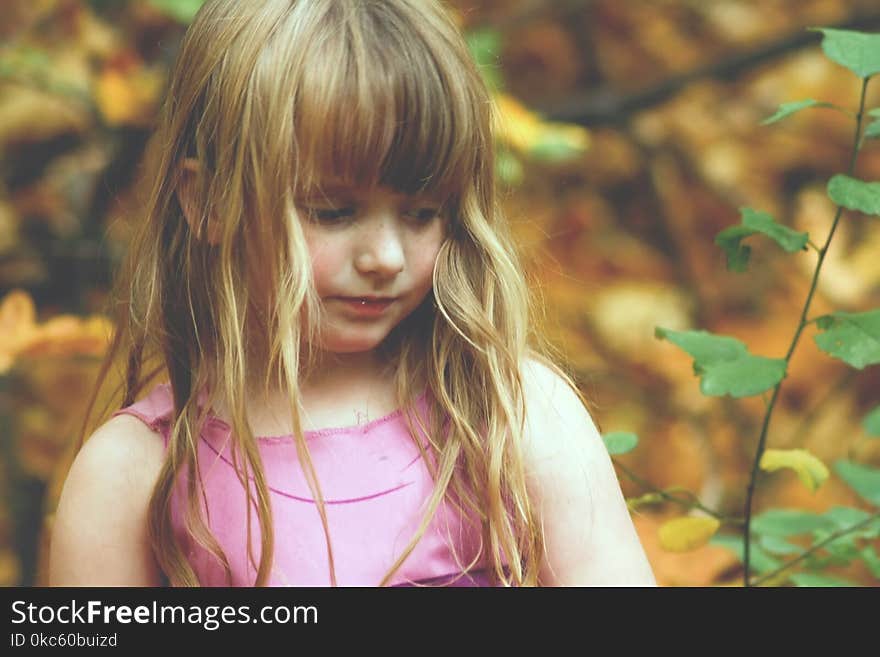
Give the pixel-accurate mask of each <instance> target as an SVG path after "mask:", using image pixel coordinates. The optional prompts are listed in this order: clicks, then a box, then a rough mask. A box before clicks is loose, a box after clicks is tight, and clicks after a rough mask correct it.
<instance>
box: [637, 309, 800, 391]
mask: <svg viewBox="0 0 880 657" xmlns="http://www.w3.org/2000/svg"><path fill="white" fill-rule="evenodd" d="M654 335H655V337H657V338H661V339H666V340H669V341H670V342H672V343H674V344H676V345H678V346H679V347H681V348H682V349H684V350H685V351H686V352H687V353H689V354H690V355H691V356H693V357H694V364H693V367H694V373H695V374H697V375H699V376H700V377H701V380H700V391H701V392H702V393H703V394H704V395H709V396H721V395H731V396H733V397H748V396H751V395H758V394H761V393H762V392H764V391H765V390H769V389H770V388H772V387H773V386H775V385H776V384H777V383H779V382H780V381H781V380H782V379H783V378H784V377H785V370H786V362H785V359H781V358H765V357H763V356H754V355H752V354H750V353H749V352H748V350H747V349H746V346H745V345H744V344H743V343H742V342H740V341H739V340H737V339H735V338H731V337H728V336H721V335H713V334H711V333H708V332H707V331H673V330H672V329H665V328H662V327H660V326H658V327H656V328H655V329H654Z"/></svg>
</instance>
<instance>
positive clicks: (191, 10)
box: [149, 0, 205, 25]
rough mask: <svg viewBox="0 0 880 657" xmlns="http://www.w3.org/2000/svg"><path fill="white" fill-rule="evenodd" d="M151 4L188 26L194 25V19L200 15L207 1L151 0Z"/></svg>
mask: <svg viewBox="0 0 880 657" xmlns="http://www.w3.org/2000/svg"><path fill="white" fill-rule="evenodd" d="M149 1H150V4H151V5H153V6H154V7H156V8H157V9H159V10H161V11H163V12H164V13H166V14H167V15H168V16H170V17H171V18H173V19H174V20H176V21H178V22H179V23H183V24H184V25H188V24H190V23H192V20H193V18H195V16H196V13H198V11H199V9H200V8H201V6H202V5H203V4H205V0H149Z"/></svg>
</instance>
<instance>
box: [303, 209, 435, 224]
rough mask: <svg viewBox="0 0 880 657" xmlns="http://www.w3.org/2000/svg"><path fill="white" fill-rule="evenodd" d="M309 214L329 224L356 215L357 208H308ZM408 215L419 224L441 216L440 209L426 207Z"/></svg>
mask: <svg viewBox="0 0 880 657" xmlns="http://www.w3.org/2000/svg"><path fill="white" fill-rule="evenodd" d="M306 211H307V213H308V214H309V216H311V217H312V218H314V219H316V220H318V221H321V222H327V223H335V222H338V221H339V220H341V219H344V218H346V217H349V216H351V215H353V214H354V213H355V211H356V210H355V208H352V207H345V208H339V209H336V208H306ZM404 214H407V215H415V218H416V220H417V221H419V222H425V223H427V222H428V221H430V220H432V219H433V218H434V217H436V216H437V215H439V214H440V208H434V207H424V208H418V209H415V210H407V211H405V212H404Z"/></svg>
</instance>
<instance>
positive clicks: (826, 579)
mask: <svg viewBox="0 0 880 657" xmlns="http://www.w3.org/2000/svg"><path fill="white" fill-rule="evenodd" d="M789 579H791V581H792V582H794V583H795V584H797V585H798V586H858V584H855V583H854V582H850V581H849V580H846V579H843V578H841V577H832V576H831V575H819V574H818V573H795V574H793V575H792V576H791V577H790V578H789Z"/></svg>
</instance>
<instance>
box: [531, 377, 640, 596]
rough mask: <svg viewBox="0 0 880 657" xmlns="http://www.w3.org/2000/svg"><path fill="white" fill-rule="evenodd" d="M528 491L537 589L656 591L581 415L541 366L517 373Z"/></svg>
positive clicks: (608, 466)
mask: <svg viewBox="0 0 880 657" xmlns="http://www.w3.org/2000/svg"><path fill="white" fill-rule="evenodd" d="M523 377H524V386H525V396H526V400H525V401H526V416H527V417H526V420H527V421H526V449H525V454H526V467H527V470H528V475H529V491H530V495H531V496H532V499H533V500H535V503H536V509H537V510H538V513H539V518H540V520H541V522H542V524H543V529H544V540H545V546H546V547H545V550H546V555H545V559H544V560H543V561H542V564H541V569H540V572H539V582H540V584H541V585H543V586H656V581H655V579H654V574H653V572H652V570H651V566H650V564H649V562H648V559H647V557H646V555H645V552H644V549H643V548H642V545H641V543H640V542H639V537H638V535H637V534H636V530H635V527H634V526H633V523H632V519H631V518H630V515H629V510H628V509H627V506H626V502H625V500H624V497H623V493H622V491H621V489H620V484H619V483H618V480H617V475H616V474H615V471H614V466H613V464H612V463H611V458H610V456H609V455H608V451H607V449H606V448H605V444H604V442H603V441H602V438H601V436H600V435H599V432H598V430H597V429H596V426H595V425H594V423H593V420H592V418H591V417H590V414H589V413H588V412H587V409H586V408H584V406H583V404H581V402H580V400H579V399H578V398H577V395H575V393H574V392H573V391H572V390H571V389H570V388H569V387H568V385H566V384H565V382H564V381H563V380H562V379H560V378H559V377H558V375H556V374H555V373H554V372H553V371H552V370H550V369H549V368H547V367H546V366H544V365H542V364H540V363H537V362H536V361H529V362H528V364H527V365H525V366H524V368H523Z"/></svg>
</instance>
